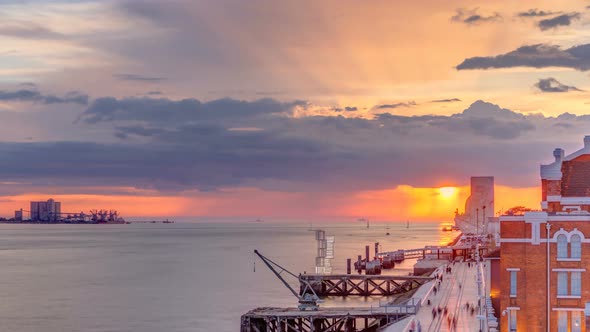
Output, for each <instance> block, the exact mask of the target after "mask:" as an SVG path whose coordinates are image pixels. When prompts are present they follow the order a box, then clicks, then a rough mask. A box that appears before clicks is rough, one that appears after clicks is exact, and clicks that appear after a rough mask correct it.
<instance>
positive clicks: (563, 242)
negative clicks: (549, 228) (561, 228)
mask: <svg viewBox="0 0 590 332" xmlns="http://www.w3.org/2000/svg"><path fill="white" fill-rule="evenodd" d="M557 258H567V237H566V236H565V235H563V234H560V235H559V236H558V237H557Z"/></svg>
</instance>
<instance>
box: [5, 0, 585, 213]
mask: <svg viewBox="0 0 590 332" xmlns="http://www.w3.org/2000/svg"><path fill="white" fill-rule="evenodd" d="M0 18H1V19H0V129H1V130H0V196H1V197H0V214H1V215H4V216H12V214H13V211H14V210H15V209H17V208H21V207H23V208H27V207H28V201H29V200H31V199H48V198H50V197H53V198H54V199H56V200H60V201H62V210H65V211H72V212H78V211H80V210H85V211H86V210H89V209H91V208H116V209H118V210H119V211H120V212H121V213H122V214H123V215H124V216H127V217H131V216H139V217H140V216H158V217H174V216H186V217H189V216H194V217H201V218H204V219H207V218H236V219H239V220H241V219H244V220H247V219H248V218H264V219H270V220H274V219H277V220H278V219H289V220H311V219H318V220H328V219H331V218H340V219H345V220H352V221H354V220H356V219H357V218H360V217H367V218H372V219H374V220H383V221H385V220H389V221H395V220H407V219H411V220H416V221H433V220H437V221H438V220H441V221H450V220H452V217H453V212H454V211H455V209H456V208H459V211H462V210H463V208H464V200H465V198H466V197H467V196H468V194H469V188H468V185H469V177H470V176H472V175H480V176H490V175H493V176H495V180H496V185H497V187H496V210H498V211H500V210H502V209H504V210H505V209H507V208H509V207H512V206H515V205H525V206H529V207H532V208H539V203H540V189H539V185H540V179H539V164H541V163H548V162H551V161H552V159H553V157H552V151H553V149H554V148H556V147H562V148H564V149H565V150H566V153H568V152H572V151H574V150H577V149H578V148H580V147H581V146H582V139H583V136H584V135H586V134H590V127H589V125H590V113H589V112H588V109H589V107H590V94H589V92H588V91H589V90H590V83H589V82H590V80H589V74H590V2H588V1H567V0H564V1H559V2H557V1H471V0H469V1H467V0H465V1H440V0H428V1H427V0H424V1H391V0H387V1H385V0H383V1H380V0H369V1H352V0H350V1H348V0H334V1H307V0H303V1H302V0H298V1H274V0H264V1H262V0H249V1H243V0H235V1H229V0H228V1H225V0H216V1H189V0H186V1H181V0H178V1H176V0H171V1H159V0H158V1H156V0H154V1H147V0H146V1H139V0H134V1H131V0H130V1H123V0H120V1H118V0H100V1H85V0H70V1H66V0H62V1H57V0H28V1H22V0H18V1H17V0H0ZM587 113H588V115H586V114H587ZM448 187H450V188H448ZM441 188H444V189H441Z"/></svg>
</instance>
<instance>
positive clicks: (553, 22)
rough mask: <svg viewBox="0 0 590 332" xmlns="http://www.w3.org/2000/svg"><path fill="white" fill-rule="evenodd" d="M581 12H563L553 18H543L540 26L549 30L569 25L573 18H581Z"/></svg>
mask: <svg viewBox="0 0 590 332" xmlns="http://www.w3.org/2000/svg"><path fill="white" fill-rule="evenodd" d="M580 16H581V15H580V13H577V12H576V13H570V14H563V15H559V16H556V17H553V18H548V19H545V20H541V21H539V23H538V26H539V28H540V29H541V30H549V29H553V28H557V27H560V26H568V25H570V24H571V23H572V20H577V19H580Z"/></svg>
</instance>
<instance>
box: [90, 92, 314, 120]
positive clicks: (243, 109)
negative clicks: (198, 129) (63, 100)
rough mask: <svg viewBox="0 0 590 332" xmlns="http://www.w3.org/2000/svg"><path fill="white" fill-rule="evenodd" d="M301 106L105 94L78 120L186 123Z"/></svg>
mask: <svg viewBox="0 0 590 332" xmlns="http://www.w3.org/2000/svg"><path fill="white" fill-rule="evenodd" d="M304 105H305V103H304V102H301V101H295V102H289V103H282V102H279V101H276V100H274V99H259V100H255V101H251V102H249V101H242V100H236V99H230V98H223V99H217V100H212V101H208V102H201V101H199V100H197V99H182V100H171V99H166V98H160V99H154V98H122V99H117V98H114V97H104V98H98V99H96V100H94V101H93V102H92V104H90V106H89V107H88V108H87V109H86V110H85V111H84V113H82V115H81V116H80V120H82V121H84V122H86V123H98V122H105V121H126V120H136V121H143V122H145V123H153V124H162V123H187V122H201V121H214V120H220V119H232V118H244V117H250V116H256V115H265V114H267V115H268V114H273V113H285V112H289V111H291V110H292V108H293V107H295V106H304Z"/></svg>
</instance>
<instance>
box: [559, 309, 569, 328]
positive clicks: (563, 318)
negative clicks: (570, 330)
mask: <svg viewBox="0 0 590 332" xmlns="http://www.w3.org/2000/svg"><path fill="white" fill-rule="evenodd" d="M557 332H567V311H558V312H557Z"/></svg>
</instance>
